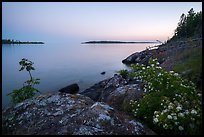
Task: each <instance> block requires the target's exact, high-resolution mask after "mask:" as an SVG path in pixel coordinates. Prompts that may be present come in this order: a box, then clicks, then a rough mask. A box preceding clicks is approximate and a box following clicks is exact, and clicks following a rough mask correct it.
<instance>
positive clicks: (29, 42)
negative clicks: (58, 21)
mask: <svg viewBox="0 0 204 137" xmlns="http://www.w3.org/2000/svg"><path fill="white" fill-rule="evenodd" d="M2 44H45V43H44V42H41V41H36V42H31V41H19V40H10V39H2Z"/></svg>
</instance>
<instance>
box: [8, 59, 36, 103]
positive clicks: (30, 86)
mask: <svg viewBox="0 0 204 137" xmlns="http://www.w3.org/2000/svg"><path fill="white" fill-rule="evenodd" d="M19 64H20V65H21V68H20V70H19V71H22V70H24V69H26V71H28V73H29V76H30V79H29V80H27V81H25V82H24V84H23V87H22V88H20V89H17V90H13V92H11V93H9V94H8V95H10V96H11V98H12V102H13V103H14V104H16V103H19V102H22V101H24V100H26V99H28V98H31V97H33V96H34V95H35V94H36V92H40V91H39V90H37V89H36V88H34V85H36V84H40V82H39V80H40V79H38V78H37V79H35V78H33V77H32V75H31V72H30V71H31V70H35V68H34V67H33V66H32V65H33V64H34V63H33V62H32V61H30V60H28V59H24V58H23V59H22V60H21V61H20V62H19Z"/></svg>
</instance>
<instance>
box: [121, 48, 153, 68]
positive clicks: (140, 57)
mask: <svg viewBox="0 0 204 137" xmlns="http://www.w3.org/2000/svg"><path fill="white" fill-rule="evenodd" d="M154 52H155V50H144V51H142V52H136V53H133V54H131V55H130V56H128V57H127V58H126V59H124V60H122V63H124V64H127V65H128V64H136V63H140V64H144V65H148V61H149V59H150V57H152V56H153V53H154Z"/></svg>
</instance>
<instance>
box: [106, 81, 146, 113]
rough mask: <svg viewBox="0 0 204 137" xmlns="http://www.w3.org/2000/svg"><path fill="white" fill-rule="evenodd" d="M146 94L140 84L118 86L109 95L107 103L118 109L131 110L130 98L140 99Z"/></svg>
mask: <svg viewBox="0 0 204 137" xmlns="http://www.w3.org/2000/svg"><path fill="white" fill-rule="evenodd" d="M143 95H144V92H143V90H142V89H141V86H140V85H139V84H129V85H125V86H121V87H118V88H117V89H115V90H114V91H113V92H111V94H110V95H109V96H108V97H107V100H106V103H107V104H109V105H110V106H112V107H114V108H115V109H117V110H126V111H130V104H129V103H130V100H140V99H141V98H142V96H143Z"/></svg>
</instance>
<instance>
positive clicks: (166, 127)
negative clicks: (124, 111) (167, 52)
mask: <svg viewBox="0 0 204 137" xmlns="http://www.w3.org/2000/svg"><path fill="white" fill-rule="evenodd" d="M149 64H150V66H144V65H141V64H136V65H132V68H133V69H134V71H135V72H132V73H131V74H130V76H133V77H135V79H139V80H142V81H143V82H144V83H145V85H144V92H145V95H144V96H143V98H142V99H141V100H139V101H133V100H131V101H130V105H131V108H132V112H133V115H134V116H135V117H137V118H139V119H141V120H143V121H145V122H146V123H147V124H148V125H149V126H150V127H151V128H152V129H153V130H155V131H156V132H158V133H161V134H200V133H201V131H202V130H201V126H202V117H201V115H202V110H201V93H200V91H198V90H196V88H195V85H194V83H192V82H188V81H186V80H183V79H181V77H180V76H179V74H178V73H175V72H173V71H170V72H168V71H165V70H164V69H162V68H161V67H159V62H157V60H156V59H150V61H149Z"/></svg>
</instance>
